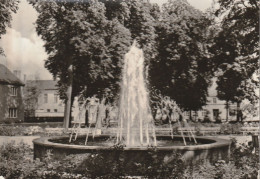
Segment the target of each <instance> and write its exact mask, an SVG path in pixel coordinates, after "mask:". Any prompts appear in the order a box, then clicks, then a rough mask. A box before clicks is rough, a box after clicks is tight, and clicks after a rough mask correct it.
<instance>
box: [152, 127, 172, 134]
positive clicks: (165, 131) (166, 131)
mask: <svg viewBox="0 0 260 179" xmlns="http://www.w3.org/2000/svg"><path fill="white" fill-rule="evenodd" d="M155 134H157V135H171V134H172V131H171V129H170V128H155Z"/></svg>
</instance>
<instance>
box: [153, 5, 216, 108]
mask: <svg viewBox="0 0 260 179" xmlns="http://www.w3.org/2000/svg"><path fill="white" fill-rule="evenodd" d="M159 19H160V22H159V24H158V26H157V27H156V30H157V33H158V38H157V41H158V55H157V57H156V60H154V61H152V67H151V68H152V69H151V74H150V75H151V77H150V78H151V83H152V85H153V86H154V87H155V88H156V89H159V90H160V91H161V92H162V93H163V94H164V95H167V96H170V97H171V98H172V99H174V100H175V101H176V102H177V104H178V105H179V106H180V107H181V108H183V109H185V110H195V111H196V110H198V109H200V108H201V107H202V106H203V105H205V104H206V100H207V99H206V97H207V89H208V86H209V84H210V78H211V74H210V73H209V69H208V66H207V63H208V62H207V61H208V58H207V54H206V51H205V45H204V44H205V43H206V40H207V38H206V32H207V28H208V26H209V25H210V20H209V18H208V17H207V15H206V14H203V13H202V12H201V11H199V10H196V9H194V8H193V7H192V6H191V5H190V4H189V3H188V2H187V1H181V0H171V1H169V2H168V3H166V4H164V5H163V7H162V15H161V17H160V18H159Z"/></svg>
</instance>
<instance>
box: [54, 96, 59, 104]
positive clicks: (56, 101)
mask: <svg viewBox="0 0 260 179" xmlns="http://www.w3.org/2000/svg"><path fill="white" fill-rule="evenodd" d="M58 97H59V96H58V95H57V94H54V103H58Z"/></svg>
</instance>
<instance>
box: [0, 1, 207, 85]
mask: <svg viewBox="0 0 260 179" xmlns="http://www.w3.org/2000/svg"><path fill="white" fill-rule="evenodd" d="M188 1H189V3H190V4H191V5H192V6H194V7H195V8H197V9H199V10H201V11H205V10H206V9H207V8H209V7H210V6H211V3H212V0H188ZM150 2H152V3H158V4H159V5H162V4H163V3H165V2H167V0H150ZM12 17H13V20H12V22H11V24H12V26H11V28H7V33H6V34H5V35H3V36H2V39H1V40H0V46H1V47H2V48H3V49H4V52H5V57H4V56H0V63H1V64H4V65H6V66H7V67H8V68H9V69H10V70H12V71H13V70H20V71H21V73H22V74H26V76H27V79H33V78H34V76H38V77H39V78H40V79H42V80H48V79H52V75H51V74H50V73H49V72H48V70H47V69H45V68H44V60H46V59H47V57H48V55H47V54H46V52H45V50H44V47H43V45H44V42H43V40H42V39H41V38H40V37H39V36H38V35H37V33H36V31H35V24H34V23H35V21H36V19H37V12H36V11H35V10H34V9H33V7H32V6H31V5H30V4H28V2H27V1H26V0H21V2H20V4H19V10H18V12H17V13H16V14H13V16H12ZM22 76H23V75H22Z"/></svg>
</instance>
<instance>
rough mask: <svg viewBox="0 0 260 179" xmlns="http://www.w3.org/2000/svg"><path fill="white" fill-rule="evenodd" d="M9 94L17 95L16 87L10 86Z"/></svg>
mask: <svg viewBox="0 0 260 179" xmlns="http://www.w3.org/2000/svg"><path fill="white" fill-rule="evenodd" d="M11 95H12V96H17V87H15V86H12V87H11Z"/></svg>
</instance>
